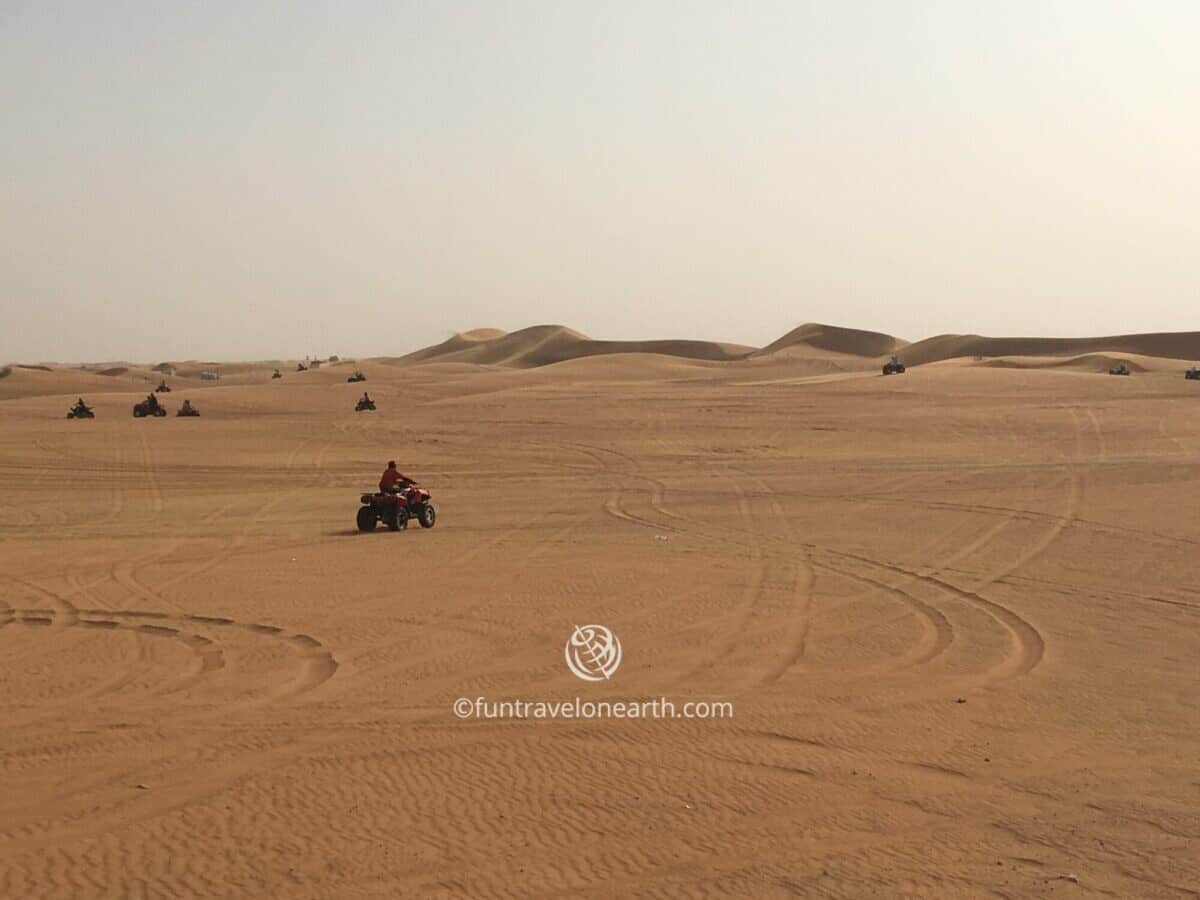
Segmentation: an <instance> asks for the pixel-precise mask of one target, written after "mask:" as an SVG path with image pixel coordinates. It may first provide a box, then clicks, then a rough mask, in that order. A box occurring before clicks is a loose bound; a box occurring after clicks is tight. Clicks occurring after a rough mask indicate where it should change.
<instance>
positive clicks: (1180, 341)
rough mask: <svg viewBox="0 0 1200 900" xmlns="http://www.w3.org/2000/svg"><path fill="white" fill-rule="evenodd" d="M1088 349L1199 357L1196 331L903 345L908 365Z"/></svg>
mask: <svg viewBox="0 0 1200 900" xmlns="http://www.w3.org/2000/svg"><path fill="white" fill-rule="evenodd" d="M1089 353H1108V354H1122V353H1129V354H1138V355H1140V356H1155V357H1161V358H1166V359H1178V360H1192V359H1198V358H1200V332H1195V331H1190V332H1170V333H1160V334H1122V335H1111V336H1108V337H1092V338H992V337H983V336H980V335H976V334H968V335H961V334H943V335H939V336H938V337H932V338H927V339H925V340H923V341H918V342H917V343H915V344H912V345H910V346H908V347H906V348H905V349H904V354H903V355H904V360H905V362H906V363H908V364H910V365H920V364H922V363H927V362H935V361H936V360H939V359H951V358H954V357H961V356H966V357H975V356H982V357H989V356H1012V357H1033V356H1065V357H1075V356H1081V355H1084V354H1089Z"/></svg>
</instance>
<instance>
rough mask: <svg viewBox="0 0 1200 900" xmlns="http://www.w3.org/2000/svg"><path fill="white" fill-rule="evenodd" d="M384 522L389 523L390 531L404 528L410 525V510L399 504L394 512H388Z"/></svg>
mask: <svg viewBox="0 0 1200 900" xmlns="http://www.w3.org/2000/svg"><path fill="white" fill-rule="evenodd" d="M383 523H384V524H385V525H387V527H388V531H402V530H404V529H405V528H407V527H408V510H407V509H405V508H404V507H403V506H397V507H396V511H395V512H394V513H388V514H387V516H386V518H384V520H383Z"/></svg>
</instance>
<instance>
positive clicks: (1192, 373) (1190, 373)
mask: <svg viewBox="0 0 1200 900" xmlns="http://www.w3.org/2000/svg"><path fill="white" fill-rule="evenodd" d="M1183 377H1184V378H1186V379H1187V380H1188V381H1200V366H1192V367H1191V368H1190V369H1188V370H1187V371H1186V372H1184V373H1183Z"/></svg>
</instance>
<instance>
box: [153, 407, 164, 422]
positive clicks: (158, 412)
mask: <svg viewBox="0 0 1200 900" xmlns="http://www.w3.org/2000/svg"><path fill="white" fill-rule="evenodd" d="M166 414H167V411H166V410H165V409H163V408H162V407H161V406H160V407H158V409H156V410H154V418H156V419H161V418H163V417H164V416H166Z"/></svg>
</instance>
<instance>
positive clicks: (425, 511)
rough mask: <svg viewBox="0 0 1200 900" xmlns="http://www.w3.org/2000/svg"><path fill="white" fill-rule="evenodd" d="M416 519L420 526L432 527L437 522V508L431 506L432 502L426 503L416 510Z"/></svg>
mask: <svg viewBox="0 0 1200 900" xmlns="http://www.w3.org/2000/svg"><path fill="white" fill-rule="evenodd" d="M417 521H418V522H420V523H421V527H422V528H432V527H433V526H434V524H435V523H436V522H437V510H436V509H434V508H433V504H432V503H426V504H425V505H424V506H422V507H421V509H420V510H419V511H418V512H417Z"/></svg>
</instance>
